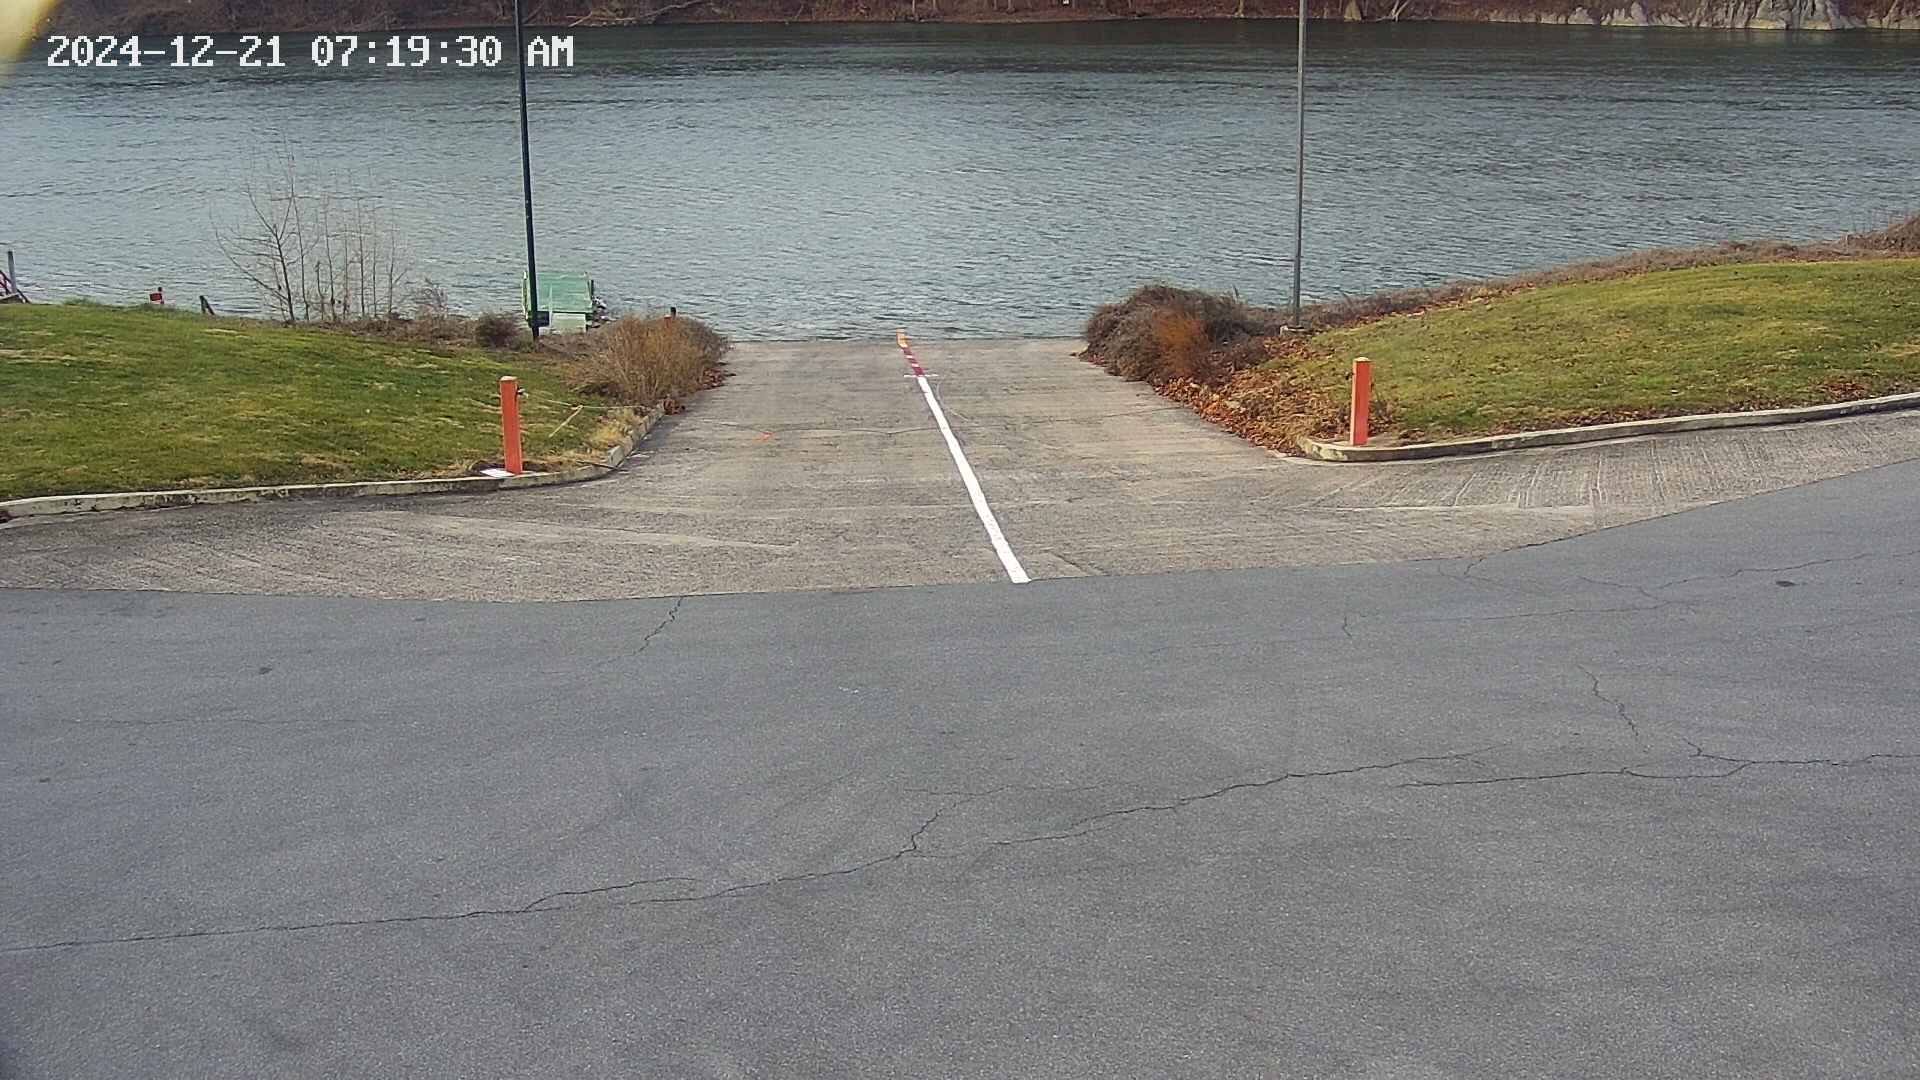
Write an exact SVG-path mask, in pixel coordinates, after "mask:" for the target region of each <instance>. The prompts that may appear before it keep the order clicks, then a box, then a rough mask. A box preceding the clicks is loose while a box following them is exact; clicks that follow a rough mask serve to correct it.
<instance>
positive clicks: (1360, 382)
mask: <svg viewBox="0 0 1920 1080" xmlns="http://www.w3.org/2000/svg"><path fill="white" fill-rule="evenodd" d="M1372 404H1373V361H1371V360H1369V359H1367V358H1366V357H1364V356H1362V357H1360V358H1359V359H1357V360H1355V361H1354V362H1353V402H1352V404H1351V405H1350V406H1349V409H1348V414H1347V415H1348V417H1349V424H1350V425H1351V427H1352V432H1353V433H1352V437H1351V439H1350V440H1349V441H1351V442H1352V443H1353V445H1355V446H1365V445H1367V410H1368V409H1369V408H1370V407H1371V406H1372Z"/></svg>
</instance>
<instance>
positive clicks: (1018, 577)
mask: <svg viewBox="0 0 1920 1080" xmlns="http://www.w3.org/2000/svg"><path fill="white" fill-rule="evenodd" d="M900 351H901V352H903V353H905V354H906V356H907V364H908V366H909V367H911V368H912V369H913V380H914V381H915V382H917V383H919V384H920V393H921V395H922V396H923V397H925V398H926V399H927V408H928V409H929V410H931V411H932V413H933V422H934V423H936V424H938V425H940V434H942V435H944V436H946V439H947V452H948V453H950V454H952V455H953V466H954V468H956V469H958V470H960V482H961V483H963V484H965V485H967V495H968V497H969V498H971V499H972V500H973V512H974V513H975V514H977V515H979V517H980V524H982V525H985V526H986V527H987V539H988V540H989V541H991V542H992V543H993V551H994V554H996V555H998V556H1000V565H1001V566H1003V567H1005V568H1006V571H1007V579H1008V580H1010V581H1012V582H1013V583H1014V584H1015V585H1024V584H1026V583H1027V582H1029V581H1032V580H1033V579H1032V578H1030V577H1028V576H1027V571H1026V568H1025V567H1023V566H1021V565H1020V560H1019V559H1017V558H1015V557H1014V555H1013V548H1012V547H1011V546H1009V545H1008V544H1007V534H1006V533H1004V532H1001V531H1000V520H999V519H998V518H996V517H994V516H993V508H992V507H990V506H988V505H987V495H986V493H985V492H983V491H981V490H980V478H979V477H978V476H975V475H974V473H973V466H972V465H969V464H968V463H967V455H966V452H965V451H963V450H961V449H960V440H959V439H956V438H954V436H953V427H952V426H951V425H950V424H948V423H947V414H946V410H944V409H942V408H941V407H940V400H939V399H938V398H936V397H934V396H933V384H932V383H929V382H928V381H927V373H926V369H924V368H922V367H921V366H920V361H919V360H918V359H916V358H915V357H914V355H913V350H912V349H911V348H909V347H908V346H907V334H906V331H904V330H902V331H901V332H900Z"/></svg>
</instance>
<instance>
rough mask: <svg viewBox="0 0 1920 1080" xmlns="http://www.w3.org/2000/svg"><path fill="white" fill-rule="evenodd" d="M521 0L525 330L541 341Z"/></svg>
mask: <svg viewBox="0 0 1920 1080" xmlns="http://www.w3.org/2000/svg"><path fill="white" fill-rule="evenodd" d="M525 25H526V20H525V16H523V15H522V14H521V12H520V0H513V53H514V61H515V64H516V65H517V66H518V67H519V69H520V185H521V190H522V192H523V193H524V194H525V195H526V200H527V302H528V307H527V329H529V330H531V331H533V340H534V341H535V342H536V343H537V342H539V340H540V277H539V274H538V273H537V272H536V271H535V270H534V266H533V153H532V151H530V150H529V149H528V148H527V43H526V41H525V40H523V36H524V35H523V31H524V27H525Z"/></svg>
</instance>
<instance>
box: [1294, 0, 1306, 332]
mask: <svg viewBox="0 0 1920 1080" xmlns="http://www.w3.org/2000/svg"><path fill="white" fill-rule="evenodd" d="M1297 65H1298V66H1297V67H1296V68H1295V71H1294V77H1295V79H1296V84H1295V89H1294V92H1295V94H1296V95H1298V100H1299V109H1300V112H1299V129H1298V135H1297V138H1298V141H1297V142H1296V143H1295V144H1294V155H1293V325H1294V326H1295V327H1296V328H1301V329H1304V327H1302V326H1301V323H1300V257H1301V254H1302V248H1303V247H1305V243H1304V240H1305V237H1306V231H1307V230H1306V225H1307V0H1300V57H1299V60H1298V61H1297Z"/></svg>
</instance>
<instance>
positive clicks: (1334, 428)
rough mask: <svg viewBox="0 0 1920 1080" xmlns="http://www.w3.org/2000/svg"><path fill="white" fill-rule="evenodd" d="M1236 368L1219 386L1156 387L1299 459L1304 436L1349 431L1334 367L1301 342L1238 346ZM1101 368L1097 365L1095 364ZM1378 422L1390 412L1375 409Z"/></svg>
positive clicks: (1225, 366)
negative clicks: (1332, 368)
mask: <svg viewBox="0 0 1920 1080" xmlns="http://www.w3.org/2000/svg"><path fill="white" fill-rule="evenodd" d="M1232 352H1233V353H1234V357H1233V360H1234V362H1233V363H1231V364H1229V363H1225V362H1221V363H1219V364H1218V368H1219V369H1220V370H1224V371H1227V374H1225V375H1224V376H1221V377H1218V378H1217V379H1214V380H1207V379H1201V378H1176V379H1169V380H1164V381H1161V382H1158V383H1155V384H1154V389H1155V390H1156V391H1158V392H1159V393H1160V394H1161V395H1162V396H1164V397H1166V398H1168V399H1169V400H1171V401H1176V402H1179V403H1180V404H1182V405H1185V406H1187V407H1188V408H1190V409H1192V410H1194V411H1195V412H1197V413H1199V414H1200V415H1201V416H1202V417H1204V418H1205V419H1206V420H1208V421H1209V422H1211V423H1214V424H1218V425H1220V426H1221V427H1223V428H1226V429H1227V430H1228V431H1231V432H1233V433H1234V434H1236V435H1239V436H1240V437H1241V438H1243V439H1246V440H1247V441H1248V442H1251V443H1254V444H1255V445H1258V446H1264V447H1266V448H1268V449H1270V450H1278V451H1282V452H1285V453H1293V452H1295V451H1296V450H1297V449H1298V445H1297V443H1298V440H1299V438H1300V436H1302V435H1307V436H1312V437H1315V438H1327V437H1332V436H1335V435H1338V434H1339V433H1340V432H1341V431H1343V430H1344V429H1345V427H1346V423H1347V408H1346V402H1345V401H1344V400H1343V399H1342V397H1341V393H1340V384H1339V383H1338V381H1337V376H1336V375H1334V374H1333V373H1332V372H1331V367H1332V365H1333V361H1331V360H1330V359H1329V358H1327V357H1325V356H1323V355H1320V354H1318V353H1315V352H1314V351H1313V350H1312V349H1311V348H1310V347H1309V346H1308V345H1307V343H1306V342H1305V341H1303V340H1301V339H1300V338H1298V337H1280V338H1263V339H1256V340H1248V341H1243V342H1240V343H1238V345H1237V346H1236V347H1235V348H1234V349H1233V350H1232ZM1095 362H1096V363H1097V361H1095ZM1373 415H1374V417H1375V420H1376V422H1380V423H1384V422H1385V419H1386V416H1385V413H1384V411H1383V410H1382V409H1381V407H1380V406H1379V403H1377V402H1376V403H1375V407H1374V413H1373Z"/></svg>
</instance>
